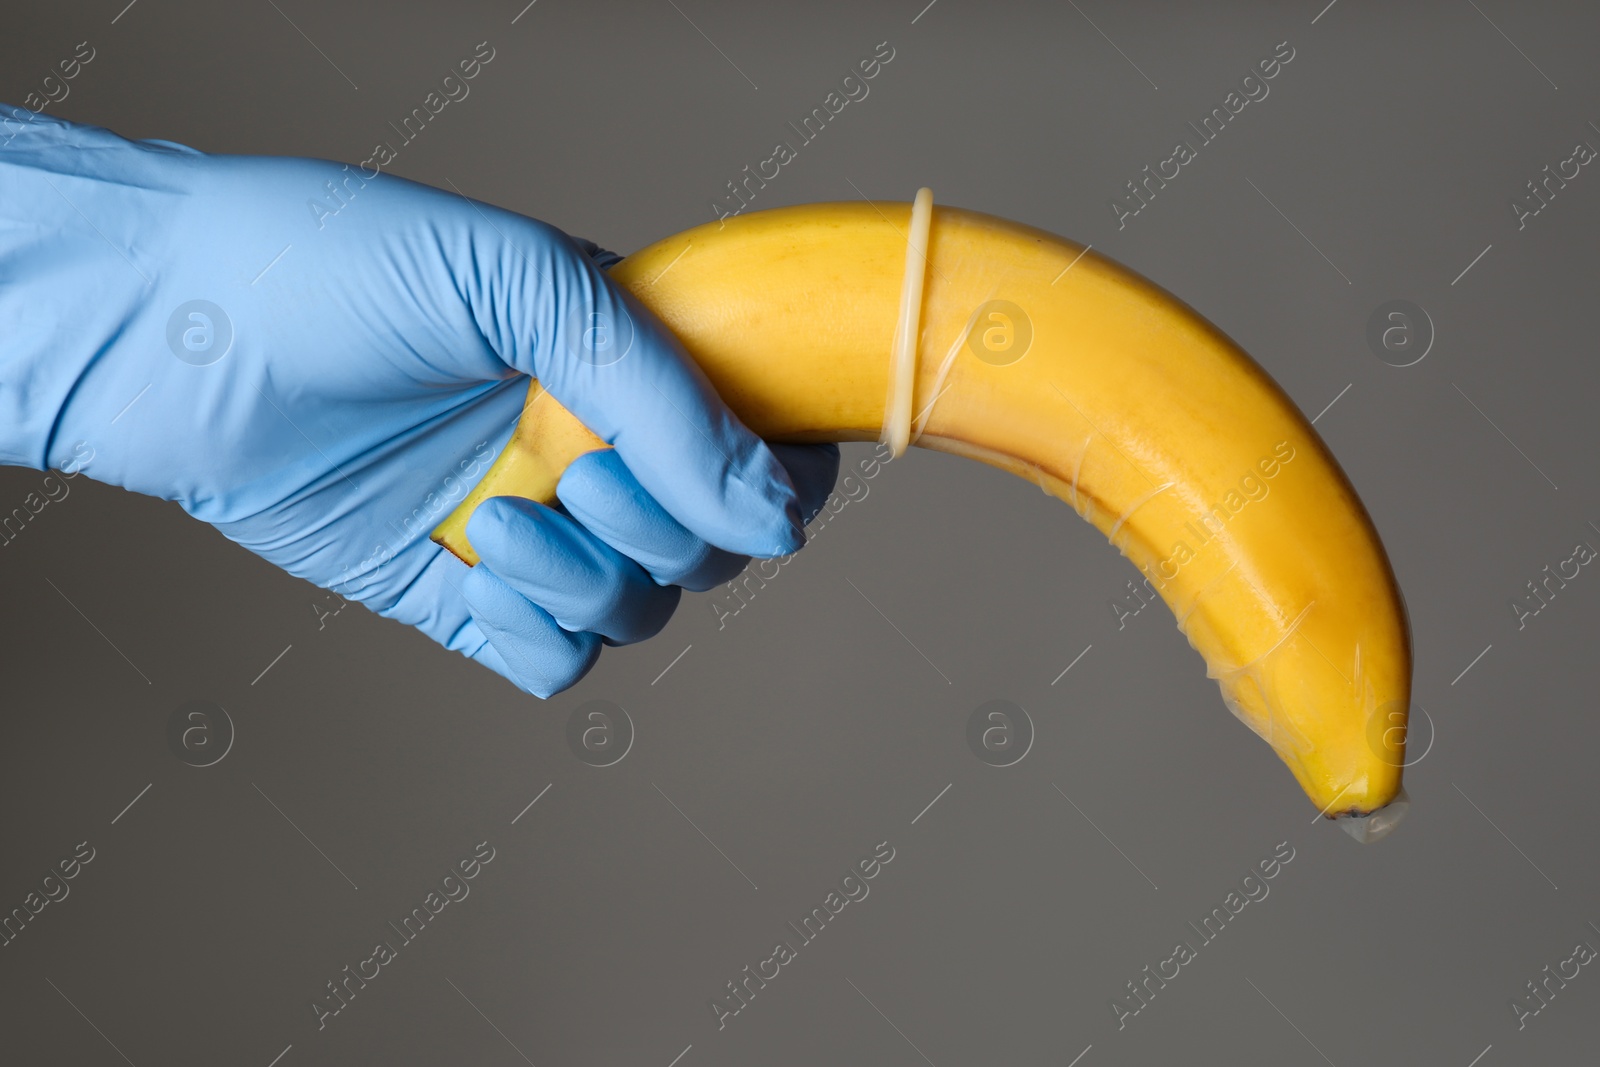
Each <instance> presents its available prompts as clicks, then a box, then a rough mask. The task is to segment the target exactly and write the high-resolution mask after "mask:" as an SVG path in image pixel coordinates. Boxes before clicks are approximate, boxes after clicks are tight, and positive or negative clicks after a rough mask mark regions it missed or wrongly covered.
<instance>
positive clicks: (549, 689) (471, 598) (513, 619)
mask: <svg viewBox="0 0 1600 1067" xmlns="http://www.w3.org/2000/svg"><path fill="white" fill-rule="evenodd" d="M460 589H461V596H462V598H463V599H464V600H465V601H466V602H467V606H468V607H469V608H470V609H471V611H472V617H473V621H474V622H475V623H476V624H477V627H478V629H479V630H481V631H482V633H483V636H484V637H485V638H486V639H487V642H488V643H487V644H486V645H484V646H482V647H480V648H479V649H477V650H476V651H473V652H469V653H468V654H469V655H471V656H472V658H473V659H475V660H477V661H478V662H479V663H482V664H483V665H484V666H486V667H489V668H491V669H493V670H494V671H496V672H498V673H499V674H501V675H502V676H504V677H506V678H508V679H510V680H511V681H512V682H513V683H514V684H516V685H517V686H518V687H519V688H521V689H523V690H526V691H527V692H529V693H532V694H533V695H534V696H537V697H540V698H542V699H546V700H548V699H549V698H550V697H552V696H554V695H555V694H557V693H559V692H561V691H562V690H564V689H570V688H571V687H572V686H574V685H576V684H577V683H578V680H579V679H580V678H582V677H583V676H584V675H585V674H588V673H589V669H590V668H591V667H593V666H594V664H595V660H596V659H598V658H599V656H600V638H599V637H598V636H597V635H595V634H591V633H570V632H568V631H567V630H565V629H563V628H562V627H561V626H560V625H559V624H558V623H557V622H556V620H555V618H554V617H552V616H551V614H550V613H549V612H548V611H545V610H544V609H543V608H541V607H540V606H539V605H537V604H535V603H533V602H532V601H530V600H529V599H528V598H527V597H525V596H523V595H522V594H521V593H519V592H517V591H516V590H515V589H513V588H511V586H509V585H507V584H506V583H505V582H504V581H502V580H501V579H500V577H499V575H497V574H495V573H494V571H492V570H490V569H489V567H488V565H487V564H484V563H479V564H478V565H477V566H476V567H473V568H472V569H471V570H470V571H468V572H467V575H466V577H465V578H463V579H462V580H461V583H460Z"/></svg>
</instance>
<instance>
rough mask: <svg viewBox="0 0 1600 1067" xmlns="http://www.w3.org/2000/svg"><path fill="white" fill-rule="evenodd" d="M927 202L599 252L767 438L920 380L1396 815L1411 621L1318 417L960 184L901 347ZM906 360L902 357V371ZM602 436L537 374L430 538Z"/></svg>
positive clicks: (862, 205) (1245, 363)
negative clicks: (480, 468) (504, 441)
mask: <svg viewBox="0 0 1600 1067" xmlns="http://www.w3.org/2000/svg"><path fill="white" fill-rule="evenodd" d="M916 221H917V220H916V218H915V214H914V210H913V207H912V206H911V205H907V204H894V203H869V202H865V201H857V202H850V203H829V204H809V205H802V206H797V207H788V208H778V209H774V210H769V211H761V212H751V213H746V214H743V215H740V216H738V217H737V218H733V219H729V220H726V221H723V222H720V223H708V224H706V225H704V226H700V227H697V228H695V229H692V230H689V231H686V232H684V233H681V234H678V235H677V236H674V237H669V238H667V239H666V240H664V241H660V242H658V243H656V244H654V245H651V246H650V247H649V248H646V249H644V250H643V251H640V252H637V253H635V254H633V255H632V256H629V257H627V258H626V259H624V260H623V261H622V262H621V263H619V264H618V265H617V266H616V267H614V268H613V269H612V271H611V277H612V278H613V279H614V280H616V281H617V282H619V283H621V284H622V285H623V286H624V287H625V288H627V289H628V290H630V291H631V292H632V293H633V294H634V295H635V296H637V297H638V298H639V300H640V301H641V302H642V303H643V304H644V305H645V306H646V307H648V308H649V309H650V310H651V311H653V312H654V313H655V314H657V315H658V316H660V317H661V318H662V319H663V320H664V321H665V322H666V323H667V325H668V326H670V327H671V329H672V330H673V331H674V332H675V333H676V335H677V336H678V337H679V338H680V339H681V340H682V341H683V343H684V345H685V346H686V347H687V349H688V351H689V352H690V353H691V354H692V355H693V357H694V358H695V360H696V361H697V362H698V363H699V364H700V366H701V367H702V368H703V369H704V371H705V372H706V374H707V376H708V377H709V378H710V380H711V382H712V383H713V384H714V385H715V386H716V388H717V391H718V392H719V393H720V394H721V396H722V397H723V399H724V400H725V401H726V402H727V403H728V404H729V406H730V407H731V408H732V409H733V411H734V412H735V413H736V414H737V415H738V416H739V418H740V419H742V420H743V421H744V422H745V424H746V425H748V426H749V427H750V428H751V429H752V430H754V431H755V432H756V433H757V434H759V435H760V436H761V437H763V438H766V439H768V440H772V441H788V442H822V441H870V440H876V439H879V437H880V433H885V432H886V430H885V427H886V426H892V425H893V424H894V423H895V421H896V420H895V418H894V415H895V408H896V406H897V405H898V407H899V409H900V410H901V411H904V410H906V404H905V401H906V399H907V398H908V397H907V394H906V393H905V389H906V388H908V387H909V389H910V394H909V400H910V405H909V410H910V411H912V412H914V413H916V414H915V418H914V419H913V420H912V421H911V423H910V425H909V426H905V425H904V424H903V423H904V420H903V419H901V420H900V421H901V423H902V425H900V426H899V428H898V432H899V437H900V439H901V440H905V439H907V438H911V439H914V442H915V443H916V444H919V445H921V446H923V447H926V448H934V449H938V450H940V451H944V452H953V453H955V454H957V455H962V456H969V457H971V458H973V459H976V460H981V461H982V462H984V463H988V464H991V465H993V466H996V467H999V468H1001V469H1002V470H1007V471H1010V472H1012V473H1013V474H1016V475H1018V476H1020V477H1023V478H1027V479H1030V480H1032V481H1034V482H1036V483H1037V484H1038V485H1039V486H1040V488H1042V489H1043V490H1044V491H1045V492H1046V493H1049V494H1052V495H1054V496H1057V497H1059V498H1061V499H1062V500H1064V501H1066V502H1067V503H1068V504H1070V505H1072V507H1073V509H1074V510H1076V511H1077V513H1078V514H1079V515H1080V516H1082V517H1083V518H1084V519H1086V520H1088V521H1089V522H1091V523H1093V524H1094V525H1095V526H1096V527H1097V528H1098V529H1099V530H1100V531H1101V532H1102V533H1103V534H1105V535H1106V537H1107V538H1108V539H1109V540H1110V542H1111V544H1112V545H1113V546H1115V547H1116V548H1117V549H1118V550H1119V551H1120V552H1121V553H1122V554H1123V555H1124V556H1126V557H1128V559H1130V560H1131V561H1132V562H1133V563H1134V565H1135V566H1137V567H1138V568H1139V570H1140V572H1141V573H1142V574H1143V576H1144V580H1145V582H1146V583H1147V586H1148V587H1149V588H1152V589H1154V590H1155V591H1156V592H1158V593H1159V594H1160V596H1161V597H1162V599H1163V600H1164V601H1165V602H1166V604H1167V605H1168V607H1170V608H1171V610H1172V612H1173V615H1174V616H1175V617H1176V619H1177V624H1178V628H1179V630H1180V631H1182V632H1183V634H1184V635H1185V636H1186V637H1187V638H1188V640H1189V644H1190V645H1191V646H1192V647H1193V648H1195V649H1196V650H1197V651H1198V652H1199V653H1200V655H1201V656H1202V657H1203V658H1204V660H1205V663H1206V667H1207V674H1208V676H1209V677H1211V678H1213V679H1215V680H1216V681H1217V683H1218V684H1219V686H1220V688H1221V690H1222V697H1223V700H1224V702H1225V703H1226V705H1227V706H1228V708H1229V709H1230V710H1231V711H1232V712H1233V713H1234V715H1236V716H1237V717H1238V718H1239V719H1240V720H1242V721H1243V722H1244V723H1245V725H1247V726H1248V727H1250V729H1252V730H1254V731H1255V732H1256V733H1257V734H1259V735H1260V736H1261V737H1262V738H1263V739H1265V740H1266V742H1267V743H1268V744H1269V745H1270V746H1271V747H1272V749H1273V750H1274V751H1275V752H1276V753H1277V754H1278V756H1279V757H1280V758H1281V759H1282V760H1283V761H1284V763H1286V764H1287V765H1288V767H1289V769H1290V771H1291V772H1292V773H1293V774H1294V776H1295V778H1296V779H1297V780H1298V781H1299V783H1300V785H1301V787H1302V788H1303V789H1304V790H1305V792H1306V794H1307V796H1308V797H1309V798H1310V799H1311V801H1312V803H1313V804H1315V805H1316V806H1317V808H1318V810H1319V811H1321V812H1322V813H1323V814H1324V815H1325V816H1326V817H1328V818H1330V819H1340V820H1342V822H1341V825H1343V826H1344V827H1345V828H1346V829H1347V830H1349V831H1350V832H1351V834H1352V836H1354V837H1356V838H1357V839H1358V840H1375V839H1376V838H1378V837H1380V836H1382V835H1383V834H1386V833H1387V832H1388V831H1389V830H1391V829H1392V828H1393V826H1394V824H1395V823H1396V822H1398V819H1399V816H1400V815H1401V814H1402V813H1403V812H1404V810H1405V794H1404V791H1403V789H1402V786H1401V768H1402V765H1403V764H1404V762H1405V724H1406V718H1407V711H1408V709H1409V706H1410V688H1411V635H1410V629H1409V623H1408V621H1407V617H1406V611H1405V606H1404V602H1403V601H1402V599H1401V595H1400V590H1399V587H1398V585H1397V583H1396V581H1395V577H1394V574H1393V571H1392V570H1391V568H1390V565H1389V561H1388V558H1387V557H1386V555H1385V553H1384V550H1383V546H1382V544H1381V543H1380V542H1379V540H1378V536H1377V533H1376V531H1375V530H1374V528H1373V524H1372V521H1371V519H1370V518H1369V516H1368V515H1367V512H1366V510H1365V508H1364V507H1363V506H1362V504H1361V501H1360V500H1359V499H1358V498H1357V496H1356V493H1355V490H1354V489H1353V488H1352V487H1351V485H1350V482H1349V480H1348V479H1347V478H1346V476H1345V474H1344V472H1343V471H1342V470H1341V469H1340V467H1339V465H1338V464H1337V462H1335V460H1334V458H1333V456H1332V455H1331V454H1330V453H1329V451H1328V449H1327V447H1326V446H1325V445H1324V444H1323V442H1322V440H1321V439H1320V438H1319V437H1318V436H1317V433H1316V431H1315V430H1314V429H1313V428H1312V427H1311V425H1310V423H1309V422H1307V421H1306V419H1305V417H1304V416H1303V415H1302V414H1301V413H1300V411H1299V410H1298V409H1297V408H1296V407H1295V405H1294V403H1293V402H1292V401H1291V400H1290V399H1289V398H1288V397H1287V396H1286V395H1285V394H1284V392H1283V391H1282V389H1280V388H1279V387H1278V385H1277V384H1276V383H1275V382H1274V381H1273V380H1272V379H1271V378H1270V377H1269V376H1268V375H1267V373H1266V372H1265V371H1264V370H1262V368H1261V367H1260V366H1258V365H1257V364H1256V363H1255V362H1254V361H1253V360H1252V359H1251V358H1250V357H1249V356H1248V355H1246V354H1245V352H1244V351H1243V350H1241V349H1240V348H1239V346H1237V345H1236V344H1234V343H1233V342H1232V341H1231V340H1229V338H1228V337H1227V336H1225V335H1224V334H1223V333H1222V332H1221V331H1220V330H1218V329H1217V328H1216V327H1215V326H1213V325H1212V324H1211V323H1209V322H1207V321H1206V320H1205V319H1204V318H1202V317H1201V316H1200V315H1199V314H1198V313H1196V312H1195V311H1194V310H1193V309H1191V308H1189V307H1188V306H1187V305H1185V304H1183V303H1182V302H1181V301H1179V300H1178V299H1177V298H1176V297H1174V296H1172V295H1171V294H1170V293H1168V292H1166V291H1165V290H1163V289H1161V288H1160V287H1158V286H1156V285H1155V284H1154V283H1152V282H1150V281H1149V280H1147V279H1145V278H1143V277H1141V276H1139V275H1138V274H1135V273H1134V272H1132V271H1130V270H1128V269H1127V268H1125V267H1122V266H1120V265H1118V264H1117V263H1115V262H1113V261H1112V260H1109V259H1107V258H1105V257H1103V256H1100V255H1098V254H1096V253H1093V252H1091V251H1089V250H1088V249H1086V248H1084V247H1083V246H1081V245H1078V244H1076V243H1073V242H1071V241H1067V240H1064V239H1062V238H1059V237H1056V236H1053V235H1051V234H1049V233H1045V232H1043V231H1040V230H1036V229H1033V228H1031V227H1028V226H1024V225H1021V224H1019V223H1015V222H1009V221H1006V220H1005V219H1000V218H995V217H992V216H988V215H983V214H979V213H977V212H973V211H966V210H960V209H956V208H950V207H937V208H934V209H933V210H932V214H931V222H928V223H926V224H925V230H924V232H926V234H927V237H926V241H927V252H926V264H925V273H922V275H921V277H920V278H919V279H917V280H920V281H921V283H922V285H923V290H922V293H921V299H920V302H919V303H918V308H920V315H918V314H916V312H917V310H918V308H913V309H912V311H913V314H912V318H911V319H910V320H909V321H913V322H919V323H920V330H914V331H913V332H915V333H916V334H917V338H916V343H915V345H909V344H908V346H907V355H908V356H909V357H911V358H912V359H914V364H913V363H910V362H904V363H894V362H893V361H892V360H891V358H890V353H891V351H892V349H893V346H894V344H895V342H896V334H897V332H898V330H899V323H900V322H901V321H902V320H903V319H904V318H905V316H904V315H903V314H900V315H897V309H899V307H900V304H901V298H902V294H903V293H907V292H911V291H912V290H913V288H914V287H913V286H911V285H909V284H908V282H909V281H910V280H911V279H912V275H913V271H912V270H911V269H908V262H909V261H911V260H914V259H920V258H921V257H920V255H917V256H909V255H908V251H907V249H908V242H909V241H911V240H913V238H914V237H915V235H916V233H917V230H916V228H915V227H914V225H913V224H914V223H915V222H916ZM915 251H917V250H916V249H915V248H913V252H915ZM915 266H916V269H917V271H921V270H922V267H923V265H922V264H921V263H917V264H915ZM669 268H670V269H669ZM892 363H893V365H892ZM896 367H900V368H903V369H905V370H907V371H909V372H910V373H909V374H908V375H907V377H906V378H905V379H903V384H902V385H900V386H899V387H898V388H896V387H895V386H893V385H892V378H893V375H894V373H895V369H896ZM886 414H887V415H888V416H890V417H889V418H888V419H886ZM887 432H888V434H889V436H891V437H892V436H894V432H893V431H892V430H891V431H887ZM600 447H606V443H605V442H604V441H602V440H600V439H599V438H597V437H595V436H594V435H593V434H591V433H590V432H589V431H588V430H587V429H586V428H584V427H583V425H582V424H581V423H579V422H578V420H577V419H576V418H575V417H574V416H572V415H571V414H570V413H569V412H568V411H567V410H566V409H565V408H563V407H562V406H561V405H560V404H559V403H557V401H556V399H555V398H554V397H553V396H550V395H548V394H547V393H545V392H544V391H543V390H542V389H541V388H540V386H539V384H538V383H537V382H534V383H533V384H532V385H531V387H530V389H529V393H528V400H527V404H526V407H525V408H524V411H523V415H522V418H521V421H520V422H519V424H518V428H517V431H516V433H515V436H514V437H513V439H512V441H511V442H510V443H509V444H508V445H507V447H506V449H505V450H504V452H503V453H502V454H501V456H500V457H499V459H498V460H497V461H496V463H495V464H494V466H493V467H492V468H491V469H490V471H489V472H488V474H487V475H486V476H485V477H484V479H483V481H482V482H481V483H480V484H479V485H478V486H477V487H476V488H475V489H474V491H473V492H472V493H471V494H470V495H469V496H468V497H467V498H466V499H465V500H464V501H462V503H461V505H460V506H459V507H458V508H457V509H456V510H455V512H453V513H452V514H451V515H450V516H449V517H448V518H447V519H446V520H445V521H444V522H443V523H441V524H440V526H439V527H438V528H437V529H436V530H435V531H434V534H433V537H434V540H435V541H438V542H439V543H440V544H442V545H444V546H445V547H447V548H448V549H450V551H452V552H454V553H455V554H456V555H458V556H460V557H461V558H462V559H463V560H464V561H466V562H467V563H469V564H471V563H474V562H476V558H477V557H476V554H475V553H474V552H473V551H472V547H471V545H470V544H469V543H468V542H467V539H466V535H465V527H466V520H467V517H468V516H469V515H470V514H471V512H472V509H473V508H474V507H476V506H477V504H478V502H479V501H481V500H483V499H485V498H487V497H489V496H497V495H517V496H523V497H528V498H531V499H534V500H540V501H544V502H550V501H553V500H554V499H555V485H556V481H557V480H558V479H559V478H560V475H561V472H562V470H563V469H565V467H566V465H567V464H568V463H569V462H571V461H572V460H573V459H574V458H575V457H577V456H578V455H580V454H582V453H584V452H586V451H590V450H592V449H595V448H600Z"/></svg>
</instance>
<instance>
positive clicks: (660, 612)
mask: <svg viewBox="0 0 1600 1067" xmlns="http://www.w3.org/2000/svg"><path fill="white" fill-rule="evenodd" d="M467 537H468V538H469V539H470V540H471V541H472V545H473V547H474V548H476V549H477V550H478V555H479V556H480V557H481V559H482V562H483V563H487V564H488V565H489V567H490V569H491V570H492V571H493V572H494V573H495V574H496V576H498V577H499V578H500V579H501V580H503V581H504V582H505V583H506V584H507V585H509V586H510V587H511V588H512V589H514V590H516V591H517V592H518V593H520V594H521V595H522V596H524V597H526V598H527V599H528V600H530V601H531V602H533V603H535V604H537V605H539V606H540V607H541V608H543V609H544V610H545V611H546V612H548V613H549V614H550V616H551V617H553V618H554V619H555V621H556V622H557V623H559V624H560V625H561V627H562V628H563V629H566V630H570V631H574V632H584V631H587V632H591V633H595V634H600V635H602V636H604V637H606V638H607V639H608V641H609V642H610V643H613V644H619V645H623V644H631V643H633V642H635V641H643V640H644V639H646V638H648V637H654V636H655V635H656V634H657V633H659V632H660V630H661V628H662V627H663V626H665V625H666V624H667V620H668V619H670V618H671V617H672V612H673V611H674V609H676V608H677V606H678V597H679V596H680V595H681V591H680V590H679V589H677V588H675V587H672V586H661V585H657V584H656V583H655V582H654V581H653V580H652V579H651V577H650V575H648V574H646V573H645V572H644V570H643V569H642V568H641V567H640V566H639V565H638V564H636V563H634V562H633V560H631V559H629V558H627V557H626V556H624V555H623V554H622V553H620V552H618V551H617V550H616V549H614V548H612V547H611V546H610V545H608V544H606V543H605V542H604V541H602V540H600V539H599V538H597V537H595V536H594V535H593V534H591V533H589V532H588V531H587V530H585V529H584V528H583V527H582V526H580V525H579V524H578V523H577V522H576V521H574V520H573V519H571V518H569V517H568V516H566V515H563V514H561V513H560V512H558V511H556V510H554V509H553V508H547V507H545V506H544V505H542V504H537V503H534V502H533V501H531V500H523V499H520V498H518V497H491V498H490V499H488V500H485V501H484V502H483V503H482V504H480V505H478V508H477V510H476V511H474V512H473V515H472V518H471V520H470V521H469V522H468V524H467ZM474 569H476V568H474Z"/></svg>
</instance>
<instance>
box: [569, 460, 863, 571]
mask: <svg viewBox="0 0 1600 1067" xmlns="http://www.w3.org/2000/svg"><path fill="white" fill-rule="evenodd" d="M769 447H771V448H772V451H773V453H774V454H775V455H776V456H777V457H778V459H779V460H780V461H781V462H782V463H783V465H784V467H785V469H786V470H787V471H788V472H789V475H790V478H791V479H792V480H793V482H794V485H795V487H796V492H797V495H798V502H799V505H800V509H801V514H802V515H805V516H808V517H809V516H810V515H811V514H814V513H815V512H816V511H817V510H818V509H820V508H821V507H822V503H823V501H824V500H825V499H826V498H827V494H828V491H829V489H831V488H832V486H833V481H834V477H835V476H836V474H837V472H838V467H839V449H838V446H836V445H771V446H769ZM556 493H557V495H558V496H559V498H560V500H561V503H562V506H563V507H565V508H566V510H567V512H568V513H569V514H570V515H571V516H572V517H573V518H574V519H576V520H577V521H578V522H580V523H582V524H583V526H584V528H585V529H586V530H588V531H589V532H590V533H591V534H593V535H594V536H596V537H598V538H599V539H600V540H602V541H604V542H605V543H606V544H608V545H610V546H611V547H612V548H614V549H616V550H617V551H618V552H620V553H622V554H623V555H625V556H627V557H629V558H630V559H632V560H634V561H636V562H637V563H638V564H639V565H640V566H641V567H643V568H644V569H645V571H646V572H648V573H649V575H650V576H651V577H652V578H654V579H655V580H656V582H657V583H658V584H661V585H679V586H682V587H683V588H685V589H691V590H695V591H704V590H706V589H711V588H713V587H715V586H717V585H720V584H721V583H723V582H725V581H727V580H728V579H730V578H732V577H733V576H734V575H736V574H738V573H739V572H740V571H742V570H743V569H744V568H745V565H746V564H747V563H749V557H748V556H744V555H738V554H736V553H731V552H726V551H724V550H723V549H720V548H717V547H716V546H714V545H711V544H709V543H707V542H706V541H704V540H702V539H701V538H699V537H697V536H695V535H694V534H693V533H691V532H690V531H689V530H688V529H686V528H685V527H684V526H683V524H681V523H679V522H678V521H677V520H676V519H674V518H673V517H672V516H671V515H669V514H667V511H666V509H665V508H663V507H662V506H661V504H660V503H659V502H657V501H656V500H655V499H654V498H653V497H651V496H650V494H649V493H647V492H645V490H644V487H643V486H642V485H640V484H639V481H638V479H637V478H635V477H634V475H633V472H632V471H630V470H629V469H628V467H627V465H626V464H625V463H623V461H622V457H621V456H620V455H618V454H617V452H616V451H615V450H613V449H603V450H599V451H595V452H589V453H586V454H584V455H582V456H579V457H578V458H577V459H576V460H574V461H573V463H572V464H571V465H570V466H569V467H568V468H567V470H566V472H565V473H564V474H562V476H561V481H560V483H559V484H558V485H557V486H556Z"/></svg>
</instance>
